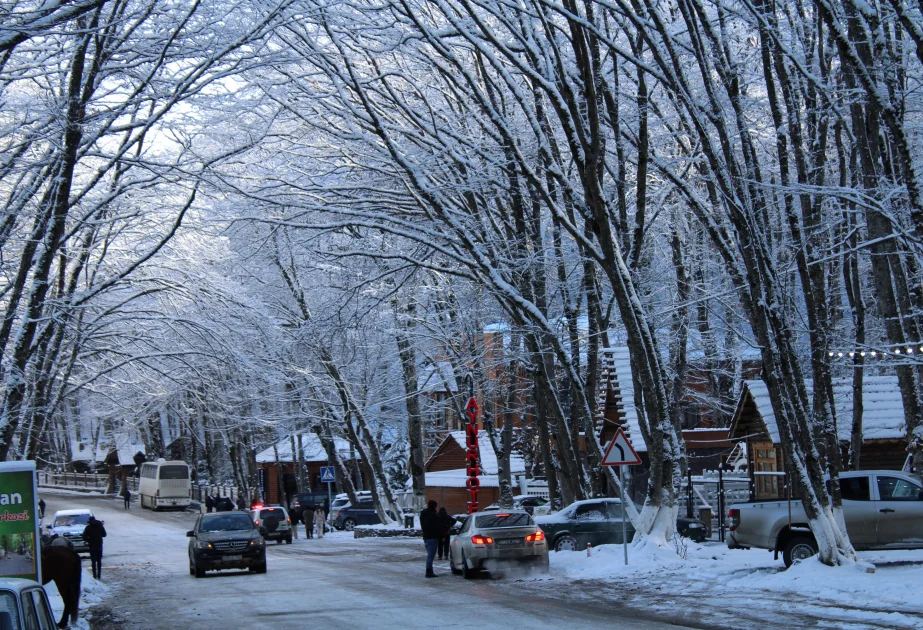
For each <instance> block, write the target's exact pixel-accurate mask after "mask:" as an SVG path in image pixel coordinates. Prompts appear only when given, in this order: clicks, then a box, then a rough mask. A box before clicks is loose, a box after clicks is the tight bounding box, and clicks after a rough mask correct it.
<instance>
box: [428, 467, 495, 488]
mask: <svg viewBox="0 0 923 630" xmlns="http://www.w3.org/2000/svg"><path fill="white" fill-rule="evenodd" d="M478 481H479V482H480V484H481V487H482V488H497V487H499V485H500V482H499V481H498V479H497V475H495V474H494V475H478ZM467 483H468V473H467V471H466V470H465V469H464V468H458V469H456V470H439V471H436V472H428V473H426V487H428V488H429V487H436V488H464V487H466V485H465V484H467Z"/></svg>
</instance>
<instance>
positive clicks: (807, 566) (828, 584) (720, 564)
mask: <svg viewBox="0 0 923 630" xmlns="http://www.w3.org/2000/svg"><path fill="white" fill-rule="evenodd" d="M683 546H684V547H685V548H684V549H683ZM683 546H681V553H680V554H677V553H676V552H675V551H674V550H673V549H672V548H670V549H662V548H658V547H656V546H655V545H646V546H641V547H638V546H636V545H629V547H628V561H629V564H628V566H625V564H624V555H623V554H624V552H623V548H622V546H621V545H603V546H600V547H597V548H595V549H593V550H592V555H591V556H590V557H587V554H586V553H585V552H562V553H552V554H551V567H552V575H558V576H562V577H564V578H566V579H568V580H574V581H584V580H592V581H606V582H612V581H618V582H621V583H633V584H643V585H644V587H645V588H648V589H655V590H658V591H660V592H663V593H674V594H677V595H685V594H688V593H689V592H694V593H698V594H699V595H700V596H701V597H702V598H708V597H713V596H717V597H726V596H728V595H731V596H732V597H734V598H736V599H737V601H738V604H739V606H740V607H741V608H749V609H751V610H759V609H763V608H765V609H767V610H769V611H771V610H772V608H773V607H775V606H778V605H779V603H780V602H786V604H785V605H787V606H790V607H798V609H799V612H800V613H802V614H803V615H805V616H807V617H819V618H824V617H828V618H829V617H830V615H831V611H832V610H834V609H835V619H836V621H837V623H839V624H840V625H837V626H835V627H846V626H850V627H855V626H857V627H871V628H881V627H894V628H919V627H921V626H923V600H921V599H920V597H919V584H920V580H921V579H923V550H914V551H876V552H861V553H860V554H859V557H860V559H861V560H864V561H866V562H870V563H872V564H874V565H876V567H877V569H876V571H875V573H866V572H865V571H863V570H862V569H860V568H858V567H855V566H847V567H836V568H834V567H828V566H824V565H823V564H821V563H820V561H818V560H817V559H816V558H812V559H810V560H807V561H805V562H802V563H800V564H796V565H795V566H793V567H792V568H791V569H789V570H787V571H786V570H784V569H785V567H784V564H783V563H782V561H781V559H780V560H774V559H773V554H772V553H770V552H768V551H765V550H757V549H750V550H743V549H728V548H727V547H726V546H725V545H724V544H723V543H716V542H706V543H703V544H696V543H693V542H688V541H686V542H685V545H683ZM681 554H682V555H685V558H683V557H681Z"/></svg>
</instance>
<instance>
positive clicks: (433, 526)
mask: <svg viewBox="0 0 923 630" xmlns="http://www.w3.org/2000/svg"><path fill="white" fill-rule="evenodd" d="M420 529H422V530H423V545H424V546H425V547H426V577H428V578H433V577H438V576H437V575H436V574H435V573H433V558H435V557H436V551H437V550H438V549H439V539H440V538H442V525H441V524H440V522H439V513H438V512H437V511H436V502H435V501H430V502H429V503H427V505H426V509H425V510H423V511H422V512H420Z"/></svg>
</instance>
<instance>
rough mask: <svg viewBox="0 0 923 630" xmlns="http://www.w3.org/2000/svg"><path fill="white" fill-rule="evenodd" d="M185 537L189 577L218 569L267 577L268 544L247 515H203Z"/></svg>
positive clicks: (226, 513) (232, 513)
mask: <svg viewBox="0 0 923 630" xmlns="http://www.w3.org/2000/svg"><path fill="white" fill-rule="evenodd" d="M186 536H188V537H189V538H190V539H191V540H190V541H189V573H191V574H192V575H194V576H196V577H197V578H198V577H205V572H206V571H212V570H219V569H250V571H252V572H255V573H266V543H265V542H264V541H263V537H262V536H261V535H260V530H259V529H257V527H256V525H254V524H253V521H251V520H250V517H249V516H248V515H247V513H246V512H215V513H213V514H203V515H201V516H200V517H199V518H198V519H197V520H196V523H195V528H194V529H193V530H192V531H188V532H186Z"/></svg>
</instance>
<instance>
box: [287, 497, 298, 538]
mask: <svg viewBox="0 0 923 630" xmlns="http://www.w3.org/2000/svg"><path fill="white" fill-rule="evenodd" d="M289 505H291V503H289ZM288 518H289V519H290V520H291V521H292V538H298V512H296V511H294V510H289V511H288Z"/></svg>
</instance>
